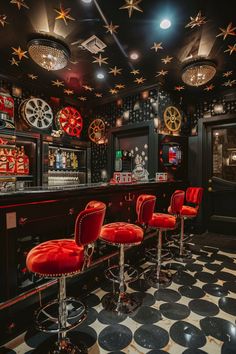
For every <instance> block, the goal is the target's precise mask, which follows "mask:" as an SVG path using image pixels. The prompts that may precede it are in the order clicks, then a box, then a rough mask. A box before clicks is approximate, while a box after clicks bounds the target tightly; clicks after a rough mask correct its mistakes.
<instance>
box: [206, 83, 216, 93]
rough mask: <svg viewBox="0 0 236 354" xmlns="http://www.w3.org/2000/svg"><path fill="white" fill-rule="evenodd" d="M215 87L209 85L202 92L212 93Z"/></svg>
mask: <svg viewBox="0 0 236 354" xmlns="http://www.w3.org/2000/svg"><path fill="white" fill-rule="evenodd" d="M214 87H215V86H214V85H213V84H210V85H208V86H206V87H205V88H204V91H207V92H208V91H212V90H213V88H214Z"/></svg>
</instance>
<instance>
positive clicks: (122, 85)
mask: <svg viewBox="0 0 236 354" xmlns="http://www.w3.org/2000/svg"><path fill="white" fill-rule="evenodd" d="M116 88H117V89H118V90H122V89H124V88H125V85H124V84H116Z"/></svg>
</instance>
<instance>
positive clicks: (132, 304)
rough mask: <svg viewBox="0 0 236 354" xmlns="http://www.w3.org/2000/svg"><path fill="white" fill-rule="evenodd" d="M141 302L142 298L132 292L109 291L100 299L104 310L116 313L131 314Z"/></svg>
mask: <svg viewBox="0 0 236 354" xmlns="http://www.w3.org/2000/svg"><path fill="white" fill-rule="evenodd" d="M141 304H142V300H141V298H140V297H138V296H137V295H136V294H133V293H130V294H128V293H126V292H124V293H109V294H106V295H105V296H104V297H103V299H102V305H103V307H104V309H105V310H107V311H111V312H115V313H118V314H126V315H128V314H131V313H133V312H134V311H136V310H137V309H138V308H139V307H140V306H141Z"/></svg>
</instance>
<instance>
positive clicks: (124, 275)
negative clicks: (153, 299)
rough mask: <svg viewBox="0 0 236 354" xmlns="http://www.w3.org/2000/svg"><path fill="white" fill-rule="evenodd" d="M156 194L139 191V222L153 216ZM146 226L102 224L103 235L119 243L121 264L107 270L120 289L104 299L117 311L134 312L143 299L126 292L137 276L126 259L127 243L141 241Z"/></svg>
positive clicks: (103, 238) (120, 312)
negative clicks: (140, 192)
mask: <svg viewBox="0 0 236 354" xmlns="http://www.w3.org/2000/svg"><path fill="white" fill-rule="evenodd" d="M155 202H156V197H155V196H152V195H140V196H139V197H138V199H137V202H136V212H137V216H138V223H139V224H140V225H142V226H145V225H146V224H147V223H148V221H149V220H150V219H151V217H152V214H153V210H154V207H155ZM143 234H144V232H143V229H142V228H141V227H139V226H137V225H134V224H130V223H127V222H115V223H111V224H107V225H104V226H103V227H102V231H101V236H100V238H101V239H102V240H103V241H105V242H106V243H108V244H110V245H113V246H114V245H115V246H118V247H119V253H120V256H119V266H118V265H115V266H112V267H110V268H108V269H107V270H106V271H105V276H106V278H107V279H109V280H112V281H113V282H115V283H119V291H118V292H117V293H116V292H113V293H109V294H107V295H105V296H104V297H103V299H102V304H103V307H104V308H105V309H106V310H108V311H112V312H116V313H118V314H131V313H132V312H134V311H135V310H136V309H137V308H138V307H139V306H140V305H141V300H140V298H138V297H137V296H134V295H133V294H129V293H127V292H126V284H128V283H130V282H133V281H135V280H137V279H138V277H139V274H138V271H137V270H136V269H135V268H133V267H131V266H130V265H128V264H125V261H124V249H125V246H136V245H139V244H140V243H141V242H142V240H143Z"/></svg>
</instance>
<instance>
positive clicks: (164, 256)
mask: <svg viewBox="0 0 236 354" xmlns="http://www.w3.org/2000/svg"><path fill="white" fill-rule="evenodd" d="M145 256H146V258H147V260H148V261H149V262H151V263H157V262H158V261H157V249H156V248H151V249H149V250H146V252H145ZM172 257H173V255H172V253H171V251H170V250H168V249H166V248H163V249H162V251H161V260H162V261H163V262H166V261H170V260H171V259H172Z"/></svg>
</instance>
